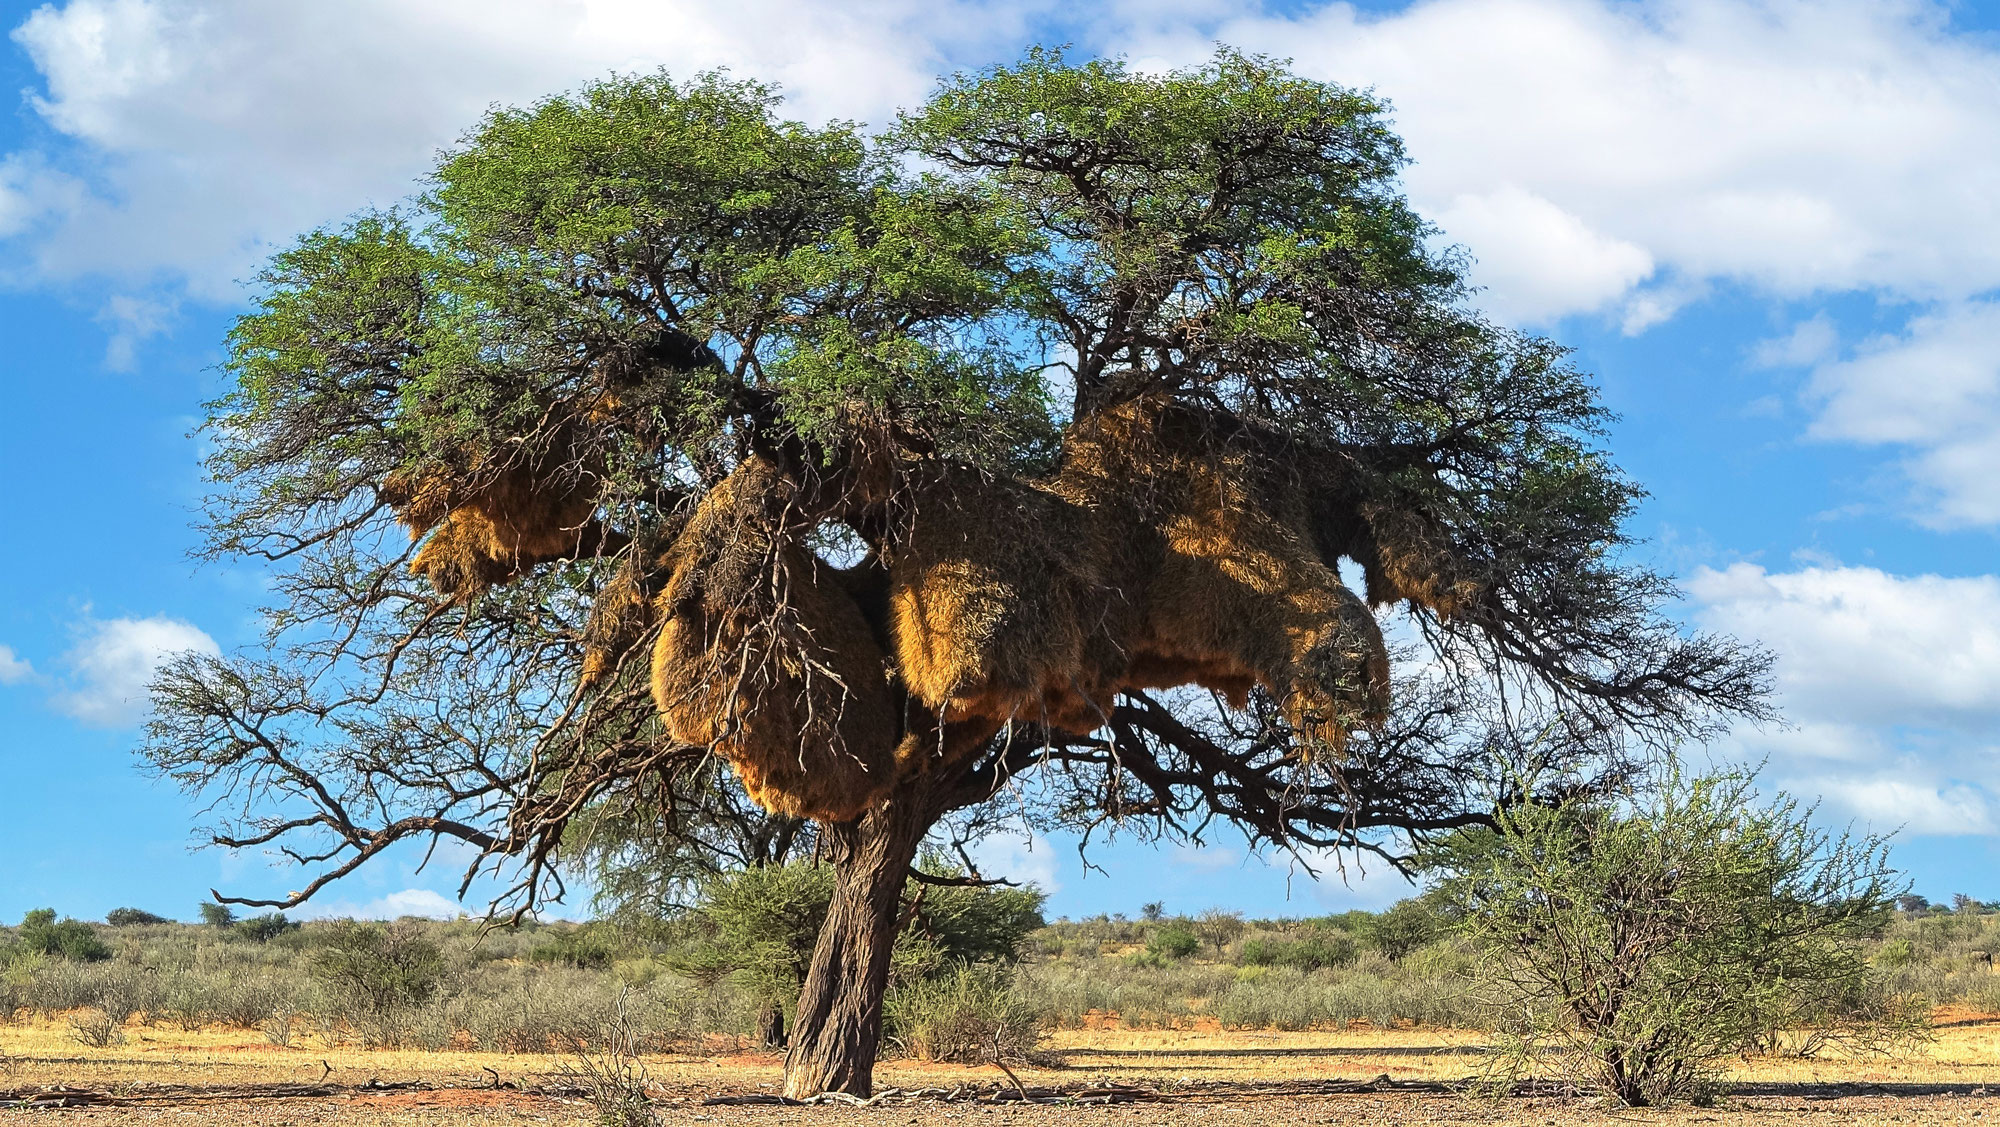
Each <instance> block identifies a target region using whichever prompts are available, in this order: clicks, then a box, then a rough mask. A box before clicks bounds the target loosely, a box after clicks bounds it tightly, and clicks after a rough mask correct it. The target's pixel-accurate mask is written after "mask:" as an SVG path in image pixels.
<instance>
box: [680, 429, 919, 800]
mask: <svg viewBox="0 0 2000 1127" xmlns="http://www.w3.org/2000/svg"><path fill="white" fill-rule="evenodd" d="M794 494H795V488H794V487H793V486H792V485H791V484H790V483H789V482H788V481H786V479H785V478H784V477H783V475H782V474H780V473H779V472H778V470H777V468H776V467H775V466H773V465H772V464H771V463H769V462H767V461H765V460H763V459H761V458H752V459H750V460H748V461H746V462H744V463H743V465H741V466H740V467H738V468H737V469H736V471H735V472H733V473H732V474H730V476H729V477H728V478H726V479H725V480H723V481H722V482H721V483H720V484H718V485H717V486H716V487H715V488H714V489H712V490H710V491H709V494H708V496H707V497H705V498H704V499H703V500H702V503H701V505H700V507H699V508H698V509H697V510H696V511H695V514H694V516H693V518H692V519H691V520H690V521H689V522H688V525H687V527H686V528H685V529H684V530H683V531H682V532H681V534H680V536H679V537H678V538H677V539H676V541H675V543H674V546H673V548H672V550H671V551H670V552H669V555H668V558H667V560H666V565H667V568H668V571H669V574H670V578H669V579H668V580H667V584H666V589H665V590H664V591H663V592H662V593H661V594H660V596H659V598H658V600H657V602H656V604H655V611H656V613H657V615H658V617H659V620H660V623H661V625H660V634H659V638H658V640H657V641H656V642H655V643H654V648H653V668H652V687H653V699H654V702H655V703H656V704H657V705H658V707H659V710H660V716H661V718H662V720H663V721H664V722H665V725H666V728H667V731H668V733H669V734H670V735H671V736H672V737H673V738H675V739H677V740H682V741H685V742H687V743H692V744H702V745H707V746H710V747H712V748H714V749H715V751H716V753H717V754H719V755H721V756H722V757H723V758H725V759H727V760H728V761H729V763H730V765H731V766H732V767H734V768H735V770H736V774H737V776H738V777H739V778H740V779H741V780H742V781H743V786H744V789H745V790H746V791H747V792H748V793H749V795H750V797H751V798H752V799H754V800H755V801H756V802H758V803H759V804H760V805H762V806H764V807H765V808H766V809H768V810H771V811H773V812H776V813H781V814H789V815H792V816H794V817H801V818H816V819H820V820H823V821H845V820H847V819H850V818H854V817H858V816H859V815H860V814H861V813H862V812H863V811H865V810H867V809H868V808H869V807H871V806H873V805H875V804H876V803H877V802H878V801H879V800H880V799H881V798H882V797H883V796H884V795H886V794H887V792H888V789H889V787H890V786H891V785H892V783H893V782H894V776H895V767H896V760H895V754H896V746H897V734H898V733H897V724H896V711H895V707H894V704H893V702H892V699H891V696H890V692H889V686H888V683H887V662H886V655H884V653H883V652H882V648H881V646H880V645H879V644H877V642H876V640H875V637H874V635H873V633H872V632H871V631H870V629H869V626H868V623H867V621H866V620H865V619H864V618H863V617H862V614H861V611H860V608H859V607H858V606H856V604H855V602H854V599H853V598H852V596H850V595H849V594H848V593H847V591H846V590H845V589H844V588H843V586H842V585H841V584H840V583H839V582H838V581H836V579H835V577H834V576H833V575H832V574H830V573H831V572H832V571H833V569H832V568H830V567H828V566H826V565H825V564H824V563H821V562H820V561H818V560H816V559H814V558H813V557H812V556H811V555H810V554H809V553H808V552H806V551H805V550H804V549H803V548H802V547H800V546H799V541H800V539H801V535H800V531H801V530H800V529H798V528H797V527H796V524H795V522H796V520H797V516H796V514H795V513H794V512H792V510H791V504H792V501H793V499H794Z"/></svg>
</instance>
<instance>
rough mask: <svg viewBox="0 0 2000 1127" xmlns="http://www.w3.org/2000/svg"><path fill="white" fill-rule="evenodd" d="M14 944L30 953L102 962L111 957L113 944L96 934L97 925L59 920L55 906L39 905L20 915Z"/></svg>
mask: <svg viewBox="0 0 2000 1127" xmlns="http://www.w3.org/2000/svg"><path fill="white" fill-rule="evenodd" d="M14 944H15V947H16V948H17V949H18V950H20V951H23V952H26V953H28V954H31V955H48V956H50V957H52V958H58V959H68V960H70V961H71V962H93V963H94V962H99V961H102V960H104V959H108V958H110V957H111V948H109V947H107V946H105V944H104V941H103V940H102V939H99V938H98V937H97V929H96V928H94V927H91V926H90V925H89V924H87V923H84V922H83V921H82V920H63V921H62V922H60V923H58V922H56V913H55V909H53V908H37V909H36V910H34V911H32V912H29V913H28V914H27V915H26V916H24V917H23V918H22V919H21V926H20V927H19V928H17V929H15V932H14Z"/></svg>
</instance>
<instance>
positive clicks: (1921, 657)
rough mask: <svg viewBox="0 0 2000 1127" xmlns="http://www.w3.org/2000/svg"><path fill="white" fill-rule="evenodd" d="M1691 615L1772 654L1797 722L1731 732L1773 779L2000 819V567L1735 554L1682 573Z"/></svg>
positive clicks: (1855, 807)
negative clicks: (1932, 569) (1778, 567)
mask: <svg viewBox="0 0 2000 1127" xmlns="http://www.w3.org/2000/svg"><path fill="white" fill-rule="evenodd" d="M1688 592H1689V594H1690V595H1691V596H1692V597H1693V599H1694V600H1695V602H1696V604H1697V607H1698V610H1697V617H1698V618H1699V619H1700V620H1701V622H1702V623H1703V624H1704V625H1706V626H1709V627H1711V628H1715V629H1719V630H1724V631H1727V632H1729V633H1732V634H1735V635H1737V636H1739V637H1743V638H1754V639H1757V640H1759V641H1762V642H1763V643H1764V644H1765V645H1767V646H1769V647H1771V649H1772V650H1773V651H1775V652H1776V653H1777V655H1778V667H1777V676H1778V689H1779V703H1780V704H1781V705H1782V706H1783V707H1784V709H1785V712H1786V714H1787V716H1788V717H1789V718H1790V719H1791V720H1792V721H1793V724H1794V726H1793V727H1791V728H1788V729H1779V730H1771V731H1764V732H1755V731H1752V732H1743V733H1739V734H1738V736H1737V740H1738V742H1739V745H1740V746H1739V749H1738V750H1740V751H1741V752H1743V753H1745V754H1748V755H1752V756H1756V757H1761V758H1767V759H1768V760H1769V762H1770V766H1771V770H1772V772H1773V773H1774V775H1775V776H1776V777H1777V778H1778V780H1779V781H1780V782H1781V783H1783V784H1784V785H1786V786H1788V787H1790V788H1792V789H1793V790H1795V791H1797V792H1800V793H1804V794H1820V795H1823V796H1825V797H1826V799H1827V800H1828V801H1829V802H1833V803H1837V804H1839V805H1840V806H1841V807H1843V808H1844V809H1846V810H1847V811H1849V812H1851V813H1854V814H1857V815H1860V816H1862V817H1865V818H1868V819H1870V820H1872V821H1874V822H1876V823H1877V824H1878V825H1885V826H1895V825H1899V824H1906V825H1907V826H1908V827H1909V828H1910V830H1911V831H1912V832H1919V833H1991V832H1995V829H1996V826H1997V825H2000V818H1996V816H1995V809H1996V804H1995V795H1996V794H2000V773H1996V771H1995V769H1994V767H1993V763H1994V762H1995V760H1994V759H1993V754H1994V752H1996V751H2000V746H1996V741H1995V738H1994V735H1993V733H1994V732H1995V731H1996V730H1997V729H2000V577H1995V576H1990V575H1989V576H1973V577H1966V578H1948V577H1942V576H1935V575H1919V576H1896V575H1891V574H1888V573H1886V572H1883V571H1879V570H1876V569H1874V568H1866V567H1808V568H1803V569H1801V570H1798V571H1793V572H1782V573H1773V572H1769V571H1767V570H1765V569H1764V568H1761V567H1758V566H1756V565H1754V564H1747V563H1739V564H1735V565H1732V566H1731V567H1729V568H1727V569H1723V570H1715V569H1710V568H1703V569H1700V570H1698V571H1696V572H1695V574H1694V576H1693V577H1692V579H1691V580H1690V582H1689V584H1688Z"/></svg>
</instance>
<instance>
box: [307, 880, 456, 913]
mask: <svg viewBox="0 0 2000 1127" xmlns="http://www.w3.org/2000/svg"><path fill="white" fill-rule="evenodd" d="M464 913H465V906H464V905H462V904H460V903H459V902H458V901H456V900H453V899H451V898H450V897H448V896H445V895H442V894H441V893H437V892H433V891H431V890H430V889H428V888H405V889H403V890H402V891H400V892H391V893H390V894H388V895H387V896H383V897H381V898H379V899H375V900H369V901H367V902H365V903H354V902H351V901H346V900H339V901H331V902H328V903H325V904H320V903H312V904H309V905H308V906H307V907H306V908H305V909H304V910H303V911H301V912H298V913H296V914H297V915H298V916H299V917H300V918H302V919H309V920H395V919H401V918H402V917H404V916H421V917H423V918H425V919H432V920H455V919H457V918H458V917H459V916H461V915H463V914H464Z"/></svg>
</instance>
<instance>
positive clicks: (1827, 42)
mask: <svg viewBox="0 0 2000 1127" xmlns="http://www.w3.org/2000/svg"><path fill="white" fill-rule="evenodd" d="M1121 11H1122V14H1121V16H1119V17H1117V18H1116V19H1115V20H1114V21H1113V22H1114V23H1116V24H1117V25H1118V30H1117V31H1116V32H1114V33H1111V34H1112V35H1113V36H1114V37H1115V38H1119V39H1123V40H1124V41H1126V42H1129V43H1132V44H1135V45H1136V46H1138V48H1139V49H1140V50H1141V51H1143V52H1145V53H1146V56H1147V57H1148V58H1152V59H1157V60H1160V61H1170V62H1185V61H1187V60H1189V59H1194V58H1199V57H1200V56H1201V55H1203V54H1205V53H1206V52H1207V51H1208V49H1209V44H1210V43H1211V42H1213V41H1214V40H1218V39H1219V40H1221V41H1223V42H1227V43H1231V44H1234V45H1237V46H1240V47H1243V48H1245V49H1249V50H1257V51H1264V52H1269V53H1271V54H1275V55H1280V56H1288V57H1290V58H1292V59H1294V60H1295V61H1296V64H1297V65H1298V66H1299V67H1300V68H1301V69H1302V70H1304V71H1306V72H1307V73H1310V74H1313V75H1316V76H1320V77H1324V78H1329V79H1334V80H1337V81H1341V82H1345V83H1348V84H1352V85H1359V86H1370V87H1373V88H1374V89H1375V90H1376V91H1377V92H1378V93H1380V94H1382V95H1385V96H1386V97H1388V98H1389V99H1391V100H1392V101H1393V102H1394V103H1395V106H1396V111H1397V112H1396V120H1397V124H1398V127H1399V128H1400V129H1401V131H1402V133H1403V135H1404V136H1405V137H1406V138H1407V140H1408V142H1409V151H1410V154H1411V156H1412V157H1413V158H1414V159H1415V161H1416V163H1415V165H1414V166H1413V167H1412V168H1411V169H1410V170H1409V174H1408V181H1409V184H1410V188H1411V191H1412V194H1413V196H1414V198H1415V199H1416V200H1417V202H1418V203H1419V204H1420V205H1422V206H1423V207H1425V209H1426V210H1427V211H1428V213H1429V214H1431V215H1433V216H1435V217H1437V218H1438V219H1440V220H1441V221H1442V223H1443V226H1444V227H1445V229H1446V231H1447V233H1449V234H1450V235H1452V236H1453V237H1455V238H1457V239H1459V240H1462V241H1464V242H1465V243H1466V244H1467V245H1468V246H1469V247H1470V249H1471V250H1472V252H1473V253H1474V254H1475V255H1476V256H1477V257H1478V258H1479V260H1480V262H1479V267H1478V268H1477V269H1476V270H1475V272H1474V277H1475V279H1477V280H1481V281H1484V282H1485V283H1487V284H1488V285H1489V286H1490V287H1491V295H1490V296H1491V300H1492V302H1493V304H1494V305H1495V306H1496V307H1497V308H1500V309H1502V310H1509V311H1512V312H1513V313H1514V315H1516V316H1517V317H1521V318H1524V319H1527V320H1544V319H1547V318H1550V317H1553V316H1555V315H1558V314H1561V313H1567V312H1587V311H1591V310H1596V309H1602V308H1606V307H1608V306H1612V305H1617V306H1619V307H1620V309H1621V311H1622V312H1624V313H1625V314H1626V315H1627V317H1626V319H1627V322H1628V325H1629V326H1630V327H1635V328H1636V327H1643V325H1644V324H1645V323H1647V322H1649V321H1651V320H1656V319H1658V315H1659V313H1660V312H1661V311H1663V310H1664V311H1667V312H1670V311H1671V307H1672V305H1673V304H1674V302H1673V301H1672V300H1666V301H1662V300H1661V296H1662V295H1661V294H1659V293H1656V292H1654V291H1655V290H1657V289H1660V288H1665V289H1666V290H1668V291H1672V290H1675V289H1679V288H1683V287H1686V286H1688V285H1690V284H1691V283H1699V282H1701V281H1703V280H1709V279H1717V280H1732V281H1737V282H1742V283H1746V284H1749V285H1752V286H1755V287H1759V288H1762V289H1764V290H1766V291H1768V292H1771V293H1774V294H1778V295H1785V296H1797V295H1805V294H1812V293H1818V292H1827V291H1839V290H1848V289H1868V290H1875V291H1879V292H1884V293H1888V294H1891V295H1895V296H1899V297H1914V298H1920V299H1937V298H1961V297H1966V296H1969V295H1973V294H1977V293H1979V292H1981V291H1984V290H1987V289H1990V288H1992V287H1993V286H1995V285H2000V196H1996V195H1995V194H1994V193H1992V192H1988V191H1984V190H1981V189H1979V188H1977V187H1975V185H1982V184H1990V183H1993V182H1995V181H1996V180H1997V179H2000V50H1996V46H1995V44H1994V42H1993V41H1992V40H1991V39H1988V38H1984V37H1980V36H1976V35H1970V34H1956V33H1954V32H1953V31H1952V29H1951V28H1950V26H1949V10H1948V8H1947V7H1946V6H1944V5H1941V4H1934V3H1927V2H1923V0H1892V2H1888V3H1883V2H1880V0H1829V2H1825V3H1812V4H1807V3H1793V2H1788V0H1642V2H1639V3H1631V4H1608V3H1602V2H1597V0H1428V2H1419V3H1417V4H1414V5H1412V6H1411V7H1409V8H1407V9H1405V10H1402V11H1400V12H1396V13H1393V14H1389V15H1371V14H1364V13H1362V12H1360V11H1357V10H1356V9H1355V8H1354V7H1351V6H1349V5H1346V4H1332V5H1329V6H1326V7H1322V8H1316V9H1312V10H1309V11H1307V12H1305V13H1303V14H1298V15H1292V16H1282V15H1272V14H1263V13H1260V14H1255V15H1238V14H1235V13H1240V12H1241V11H1242V9H1241V7H1240V6H1237V5H1224V4H1222V3H1219V2H1218V3H1213V4H1206V5H1202V6H1200V8H1199V9H1198V10H1197V11H1196V12H1195V14H1192V15H1190V11H1189V9H1188V8H1187V7H1185V6H1183V7H1178V8H1168V9H1166V10H1165V12H1166V14H1155V13H1154V12H1153V11H1152V10H1142V9H1140V8H1139V7H1137V6H1136V5H1135V6H1130V7H1128V8H1125V9H1122V10H1121ZM1496 193H1502V195H1500V196H1499V197H1498V198H1500V199H1503V200H1505V199H1510V198H1511V199H1512V200H1514V201H1516V202H1515V203H1514V204H1512V205H1508V204H1504V203H1503V204H1488V205H1485V206H1479V205H1472V204H1468V202H1467V201H1468V200H1480V199H1493V198H1495V195H1496ZM1523 201H1531V202H1526V203H1523ZM1510 226H1511V227H1512V230H1511V231H1510V230H1508V228H1509V227H1510ZM1648 266H1650V269H1647V267H1648ZM1556 280H1560V281H1559V282H1558V281H1556ZM1633 313H1637V314H1639V316H1638V317H1637V318H1636V319H1635V318H1634V317H1632V316H1631V314H1633Z"/></svg>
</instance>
